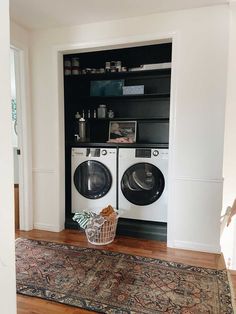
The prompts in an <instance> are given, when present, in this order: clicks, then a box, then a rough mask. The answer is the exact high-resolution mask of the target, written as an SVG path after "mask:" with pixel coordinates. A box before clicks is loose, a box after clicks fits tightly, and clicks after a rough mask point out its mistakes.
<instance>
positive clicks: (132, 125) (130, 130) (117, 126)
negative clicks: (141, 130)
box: [108, 121, 137, 143]
mask: <svg viewBox="0 0 236 314" xmlns="http://www.w3.org/2000/svg"><path fill="white" fill-rule="evenodd" d="M136 129H137V121H110V125H109V140H108V142H110V143H111V142H114V143H135V142H136Z"/></svg>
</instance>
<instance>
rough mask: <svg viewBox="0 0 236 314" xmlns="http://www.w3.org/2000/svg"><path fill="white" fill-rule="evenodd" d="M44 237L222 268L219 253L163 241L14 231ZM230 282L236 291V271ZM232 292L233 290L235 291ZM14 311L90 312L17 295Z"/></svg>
mask: <svg viewBox="0 0 236 314" xmlns="http://www.w3.org/2000/svg"><path fill="white" fill-rule="evenodd" d="M18 237H21V238H28V239H36V240H45V241H52V242H58V243H66V244H71V245H77V246H82V247H93V248H97V249H105V250H111V251H116V252H121V253H127V254H134V255H140V256H147V257H153V258H160V259H163V260H167V261H174V262H179V263H185V264H189V265H193V266H198V267H207V268H214V269H225V263H224V258H223V256H222V255H221V254H211V253H202V252H195V251H188V250H179V249H170V248H167V246H166V243H164V242H159V241H154V240H144V239H137V238H131V237H124V236H117V237H116V238H115V240H114V242H113V243H111V244H109V245H106V246H99V247H98V246H96V245H92V244H90V243H88V242H87V239H86V236H85V234H84V232H81V231H78V230H64V231H62V232H48V231H41V230H32V231H27V232H26V231H16V238H18ZM232 283H233V284H234V285H235V286H234V290H235V292H236V272H235V273H233V274H232ZM235 294H236V293H235ZM17 313H18V314H89V313H90V314H91V313H94V312H91V311H86V310H83V309H79V308H75V307H71V306H66V305H62V304H58V303H55V302H50V301H46V300H42V299H38V298H32V297H27V296H22V295H18V296H17Z"/></svg>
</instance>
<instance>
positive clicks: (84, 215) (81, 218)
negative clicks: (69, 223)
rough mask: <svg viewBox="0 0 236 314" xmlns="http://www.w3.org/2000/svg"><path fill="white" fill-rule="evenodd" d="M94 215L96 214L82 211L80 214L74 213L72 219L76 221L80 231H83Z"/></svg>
mask: <svg viewBox="0 0 236 314" xmlns="http://www.w3.org/2000/svg"><path fill="white" fill-rule="evenodd" d="M95 215H96V214H95V213H93V212H86V211H82V212H81V213H75V214H74V216H73V218H72V219H73V220H74V221H77V222H78V224H79V226H80V227H81V228H82V229H85V228H86V227H87V224H88V222H89V220H90V218H92V217H94V216H95Z"/></svg>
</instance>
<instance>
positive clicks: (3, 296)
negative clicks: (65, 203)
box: [0, 0, 16, 314]
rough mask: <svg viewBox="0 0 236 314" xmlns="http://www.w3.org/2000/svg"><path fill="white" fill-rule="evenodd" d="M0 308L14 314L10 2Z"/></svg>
mask: <svg viewBox="0 0 236 314" xmlns="http://www.w3.org/2000/svg"><path fill="white" fill-rule="evenodd" d="M0 27H1V30H4V31H1V32H0V69H1V71H0V103H1V106H0V134H1V135H2V136H1V145H0V173H1V176H0V195H1V197H0V243H1V244H0V292H1V293H0V308H1V313H8V314H14V313H16V291H15V289H16V288H15V265H14V263H15V262H14V261H15V254H14V245H15V243H14V210H13V197H14V194H13V188H14V183H13V152H12V134H11V105H10V60H9V57H10V39H9V37H10V35H9V2H8V0H2V1H0Z"/></svg>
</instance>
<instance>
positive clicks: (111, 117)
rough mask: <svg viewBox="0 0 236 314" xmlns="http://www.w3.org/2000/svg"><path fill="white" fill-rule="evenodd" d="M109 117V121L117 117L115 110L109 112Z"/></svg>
mask: <svg viewBox="0 0 236 314" xmlns="http://www.w3.org/2000/svg"><path fill="white" fill-rule="evenodd" d="M107 116H108V118H109V119H113V118H114V117H115V114H114V111H113V110H111V109H110V110H108V113H107Z"/></svg>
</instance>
